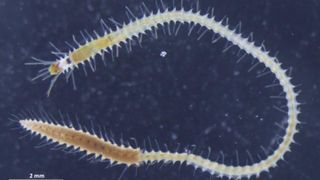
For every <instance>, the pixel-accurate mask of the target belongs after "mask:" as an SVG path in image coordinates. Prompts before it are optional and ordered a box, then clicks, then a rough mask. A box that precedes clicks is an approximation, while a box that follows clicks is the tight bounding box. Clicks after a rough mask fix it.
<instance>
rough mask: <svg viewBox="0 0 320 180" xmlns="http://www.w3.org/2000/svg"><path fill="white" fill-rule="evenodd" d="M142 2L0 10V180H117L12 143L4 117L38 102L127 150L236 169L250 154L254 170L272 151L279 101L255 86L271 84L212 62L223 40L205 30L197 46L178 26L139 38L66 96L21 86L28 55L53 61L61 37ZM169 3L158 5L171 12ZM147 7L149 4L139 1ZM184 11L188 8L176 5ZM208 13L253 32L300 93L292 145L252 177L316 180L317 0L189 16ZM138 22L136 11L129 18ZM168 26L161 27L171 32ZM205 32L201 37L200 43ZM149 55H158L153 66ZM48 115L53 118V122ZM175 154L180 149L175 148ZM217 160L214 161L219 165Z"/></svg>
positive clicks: (220, 59)
mask: <svg viewBox="0 0 320 180" xmlns="http://www.w3.org/2000/svg"><path fill="white" fill-rule="evenodd" d="M141 2H142V1H122V0H120V1H119V0H117V1H116V0H113V1H111V0H105V1H103V0H101V1H89V0H88V1H79V0H73V1H62V0H57V1H49V0H47V1H43V0H30V1H24V0H1V1H0V37H1V38H0V73H1V74H0V130H1V131H0V139H1V146H0V179H7V178H27V177H28V174H29V173H38V174H45V175H46V177H47V178H64V179H78V180H80V179H117V178H118V177H119V175H120V173H121V171H122V169H123V167H114V168H109V169H105V167H106V166H107V164H105V163H96V164H90V163H88V162H87V161H85V160H78V158H79V155H67V154H65V153H63V152H60V151H51V150H49V149H50V148H41V149H37V148H35V147H34V146H35V145H36V144H37V143H39V140H38V139H37V138H33V139H32V140H30V138H29V137H27V138H22V139H19V137H20V136H22V135H23V133H20V132H19V131H14V130H11V129H10V128H12V127H14V125H13V126H12V125H10V123H9V120H8V118H9V117H11V115H10V114H18V113H20V112H21V110H22V109H32V108H37V107H38V106H39V104H40V105H41V106H43V107H44V108H45V109H46V111H47V112H48V113H50V114H53V115H57V114H58V113H57V112H58V110H61V111H62V112H64V113H68V114H70V115H71V117H75V115H77V116H79V117H80V119H81V121H82V122H83V124H88V121H90V120H91V121H93V122H94V124H100V125H102V126H106V127H107V129H108V130H112V131H113V132H114V134H115V136H116V137H117V138H115V139H119V138H120V137H121V134H123V136H124V139H127V140H128V139H129V138H130V137H135V138H136V139H137V140H138V142H139V144H142V142H143V140H144V139H146V138H147V137H150V138H151V139H157V140H158V141H159V142H160V144H164V143H166V144H168V146H169V149H171V150H174V149H176V147H177V143H181V146H182V147H186V146H187V145H191V144H195V145H197V147H198V148H197V151H196V153H198V154H199V153H200V152H201V151H204V152H206V151H207V147H208V146H210V147H211V148H212V149H213V153H212V156H211V159H216V158H217V157H218V156H219V152H220V151H222V152H223V153H224V155H225V162H226V163H228V164H234V165H235V164H236V157H237V156H236V151H237V152H238V153H239V159H240V163H241V164H246V163H248V162H250V161H249V158H248V155H247V153H246V151H250V153H251V154H252V155H253V159H254V160H255V161H258V160H259V157H261V158H265V154H264V152H263V151H262V149H261V148H260V146H263V147H264V148H266V149H269V150H268V153H270V152H272V150H273V149H274V148H276V147H277V144H278V143H277V141H279V136H282V135H283V130H281V128H279V127H278V126H276V124H275V123H278V124H281V123H284V122H285V120H286V119H285V115H284V114H282V113H280V112H279V111H277V110H275V109H274V108H272V107H273V106H274V105H277V106H281V105H284V104H285V101H284V100H275V99H271V98H269V96H271V95H276V94H278V93H279V92H281V89H280V88H264V87H265V86H266V85H268V84H271V83H272V81H273V80H274V79H275V77H274V76H273V75H268V76H264V77H262V78H256V74H257V73H259V72H260V71H261V70H262V69H263V66H262V65H259V66H258V67H257V68H255V69H254V70H253V71H251V72H248V69H249V68H250V67H251V66H252V61H253V59H252V58H251V57H249V56H247V57H246V58H245V59H244V60H243V61H241V63H236V60H237V59H238V58H239V56H237V55H236V53H237V51H238V49H237V48H236V47H233V48H231V49H230V50H229V51H227V52H226V53H223V52H222V51H223V48H224V45H225V40H220V41H219V42H218V43H216V44H211V43H210V38H211V34H210V33H208V34H207V35H206V36H204V37H203V38H202V39H201V40H199V41H197V37H198V36H199V35H198V34H197V30H198V28H197V29H196V30H195V31H194V32H193V33H192V34H191V35H190V36H188V35H187V33H188V26H182V28H181V31H180V33H179V34H178V36H173V37H172V36H169V35H168V34H167V33H166V34H163V33H162V29H159V31H158V32H159V39H157V40H155V39H153V38H152V36H151V34H150V33H148V34H147V35H146V36H144V38H143V39H144V41H143V43H142V46H143V47H142V48H141V47H139V46H134V47H133V52H130V53H127V51H126V49H125V48H123V49H122V50H121V51H120V57H118V58H117V59H116V61H114V62H113V61H112V60H111V58H110V56H106V58H107V59H108V66H107V67H104V66H103V64H102V63H101V62H100V61H99V60H100V59H101V58H100V57H97V59H99V60H98V70H97V71H96V72H95V73H93V72H90V73H89V76H88V77H85V75H84V73H83V72H81V71H77V72H76V73H75V75H76V79H77V86H78V90H77V91H74V90H72V85H71V84H66V83H65V82H64V80H63V79H60V80H59V81H58V83H57V84H56V86H55V87H54V89H53V92H52V95H51V96H50V97H49V98H47V97H46V95H45V92H46V90H47V87H48V81H45V82H40V81H38V82H32V81H31V80H30V79H31V78H32V77H33V76H35V75H36V72H37V70H38V69H39V67H27V66H25V65H24V63H25V62H28V61H30V57H31V56H35V57H39V58H43V59H48V60H53V59H54V56H53V55H50V51H51V50H52V48H50V46H49V45H48V42H50V41H51V42H53V43H54V44H56V45H57V46H58V47H59V48H61V49H64V50H67V49H68V47H67V46H66V45H65V44H64V41H68V42H71V41H72V35H76V37H78V39H80V36H79V31H80V30H84V29H88V30H89V31H90V32H92V31H93V30H97V31H99V32H101V28H100V26H99V20H100V18H104V19H107V18H109V17H114V18H115V19H117V20H118V21H119V22H123V21H127V18H126V16H125V6H128V7H129V8H131V9H132V10H133V11H134V12H138V11H137V10H135V9H137V7H138V6H139V5H140V4H141ZM171 3H172V1H171V0H170V1H169V4H171ZM146 4H147V5H148V6H149V7H150V8H153V9H156V7H155V4H154V3H153V2H152V3H151V2H148V3H146ZM185 4H186V7H190V5H191V4H192V3H190V2H187V1H186V3H185ZM207 7H215V15H216V19H222V18H223V17H224V16H227V17H229V18H230V19H229V24H230V26H231V27H235V26H236V25H237V23H239V22H240V21H241V22H242V30H241V31H242V33H243V34H245V35H248V34H249V33H250V32H254V40H255V41H256V42H257V44H260V43H261V42H262V41H263V40H265V45H266V47H267V49H268V50H270V51H271V54H275V53H276V52H280V53H279V55H278V56H277V57H278V58H279V60H280V61H281V62H282V63H283V64H284V65H283V66H284V67H286V68H290V67H291V68H292V77H293V83H294V84H301V86H299V87H298V88H297V89H298V90H302V93H301V94H300V95H299V97H298V100H299V101H300V102H302V103H303V104H304V105H302V106H301V110H302V114H301V115H300V116H299V119H300V120H301V121H302V122H304V124H303V125H299V127H298V129H299V130H300V131H301V132H300V133H299V134H298V135H296V136H295V139H296V141H297V142H298V143H299V145H293V146H292V152H291V153H288V154H286V155H285V161H280V163H279V167H277V168H273V169H272V170H271V172H270V173H269V174H268V173H263V174H262V175H261V177H260V178H259V179H270V178H271V179H282V180H283V179H298V180H304V179H317V178H318V177H319V175H320V173H319V167H320V162H319V161H320V158H319V157H320V156H319V152H320V145H319V142H320V138H319V137H320V133H319V132H320V131H319V130H320V129H319V127H320V123H319V116H320V113H319V107H320V106H319V88H318V86H319V75H320V73H319V72H320V71H319V67H320V63H319V62H320V43H319V40H320V37H319V36H320V34H319V30H320V27H319V22H320V18H319V16H320V13H319V12H320V2H319V1H318V0H306V1H292V0H282V1H276V0H272V1H269V0H263V1H255V0H251V1H250V0H242V1H238V0H234V1H213V2H212V1H209V0H207V1H201V9H206V8H207ZM138 14H139V13H138ZM171 27H172V26H171ZM209 34H210V35H209ZM161 51H166V52H167V56H166V57H161V56H160V53H161ZM56 117H57V116H56ZM180 151H181V149H180ZM220 161H221V157H220ZM145 169H146V166H142V167H141V168H139V169H138V174H137V176H135V173H134V171H135V169H134V168H130V169H129V170H128V172H127V173H126V174H125V175H124V176H123V180H125V179H203V178H207V179H208V178H209V175H208V173H201V172H200V171H197V172H196V173H195V175H193V168H191V167H185V166H183V167H182V168H181V171H180V172H179V171H178V169H179V168H178V166H177V165H175V166H173V165H168V166H164V167H162V168H161V169H160V165H155V166H152V167H150V168H149V169H148V170H145Z"/></svg>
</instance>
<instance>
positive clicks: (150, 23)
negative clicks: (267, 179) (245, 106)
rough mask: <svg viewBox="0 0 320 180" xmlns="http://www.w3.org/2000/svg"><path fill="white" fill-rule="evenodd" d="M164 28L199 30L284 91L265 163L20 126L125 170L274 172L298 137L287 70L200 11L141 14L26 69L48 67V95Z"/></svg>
mask: <svg viewBox="0 0 320 180" xmlns="http://www.w3.org/2000/svg"><path fill="white" fill-rule="evenodd" d="M169 22H180V23H189V24H190V23H194V24H199V25H200V26H202V27H205V28H207V29H208V30H209V31H212V32H214V33H216V34H219V35H220V36H221V37H222V38H224V39H226V40H227V41H229V42H231V43H232V44H233V45H236V46H238V47H239V48H240V49H241V50H244V51H245V52H246V53H247V54H250V55H251V56H253V57H254V58H256V59H258V60H259V62H260V63H262V64H264V65H265V66H266V67H267V68H268V69H270V71H271V72H272V73H273V74H274V75H275V77H276V78H277V80H278V81H279V84H280V85H281V87H282V88H283V91H284V93H285V99H286V100H287V108H288V111H287V116H288V126H287V127H286V129H285V134H284V136H283V141H282V142H281V143H280V144H279V147H278V148H277V149H276V150H275V151H274V152H273V153H272V154H271V155H269V156H268V157H267V158H266V159H264V160H261V161H259V162H256V163H254V164H252V165H245V166H241V165H237V166H233V165H226V164H222V163H219V162H215V161H212V160H209V159H207V158H203V157H201V156H199V155H195V154H192V153H189V152H185V153H178V152H170V151H166V152H163V151H146V150H142V149H141V148H132V147H126V146H123V145H120V146H119V145H116V144H113V143H112V142H110V141H108V140H103V139H101V138H99V137H98V136H96V135H94V134H89V133H87V132H83V131H81V130H76V129H73V128H70V127H66V126H62V125H58V124H53V123H46V122H42V121H37V120H35V119H22V120H21V121H20V124H21V126H22V127H23V128H25V129H27V130H30V131H32V132H35V133H37V134H40V135H41V136H43V137H46V138H47V139H50V140H53V141H55V142H57V143H59V144H66V145H68V146H73V147H76V148H80V149H81V150H85V151H87V152H88V153H93V154H95V155H96V156H102V157H103V158H104V159H109V160H111V161H113V162H116V163H120V164H126V165H128V166H130V165H136V166H139V165H141V164H144V163H150V162H160V161H165V162H169V161H170V162H180V163H183V162H186V163H187V164H188V165H192V166H193V167H194V168H200V169H201V170H202V171H206V172H209V173H210V174H215V175H218V176H219V177H229V178H242V177H248V178H250V177H251V176H253V175H256V176H258V175H259V174H260V173H261V172H263V171H269V169H270V168H271V167H275V166H276V165H277V163H278V161H279V160H280V159H283V157H284V154H285V153H286V152H288V151H290V146H291V144H292V143H294V139H293V137H294V135H295V134H296V133H297V132H298V130H297V124H299V121H298V114H299V113H300V111H299V109H298V105H299V103H298V102H297V100H296V97H297V95H298V93H296V92H295V90H294V85H293V84H292V83H291V77H289V76H288V75H287V74H286V70H285V69H283V68H282V67H281V63H279V61H278V59H276V58H275V57H272V56H270V55H269V53H268V52H267V51H265V50H264V49H263V48H262V47H261V46H256V45H255V44H254V42H250V40H249V39H248V38H244V37H242V35H241V34H240V33H237V32H236V31H235V30H234V29H230V28H229V27H228V26H226V25H223V23H222V20H221V21H216V20H215V18H214V17H210V16H209V14H204V15H202V14H201V13H200V11H198V12H193V10H189V11H186V10H185V9H183V8H181V9H178V10H177V9H176V8H174V9H171V10H169V9H165V10H164V11H160V10H159V11H157V12H149V13H145V14H144V15H143V17H141V18H135V19H134V20H133V21H130V22H129V23H128V24H123V25H122V27H121V28H120V27H118V28H117V29H116V30H114V31H112V30H110V29H109V31H105V34H104V35H103V36H98V35H97V37H96V38H91V39H90V40H88V41H87V42H86V43H85V44H83V45H80V44H79V47H78V48H74V49H73V50H72V51H70V52H68V53H66V54H63V57H61V58H60V59H58V60H56V61H53V62H47V61H42V60H39V59H36V61H37V62H34V63H31V64H41V65H46V66H47V65H48V66H49V67H48V69H46V70H42V71H41V72H40V74H39V76H38V77H42V78H48V77H49V76H53V79H52V81H51V85H50V87H49V90H48V95H49V93H50V90H51V89H52V86H53V84H54V83H55V81H56V80H57V78H58V77H59V75H61V74H63V73H66V74H70V72H71V73H72V71H73V69H74V68H76V67H78V65H79V64H83V63H85V62H86V61H89V62H90V61H91V60H92V59H93V58H94V56H95V55H97V54H101V53H102V52H104V51H106V52H108V51H112V48H113V47H114V46H120V43H126V42H127V41H128V40H131V39H132V38H134V37H138V36H139V35H141V34H145V33H146V31H151V30H152V28H153V27H154V28H156V27H157V25H163V24H165V23H169Z"/></svg>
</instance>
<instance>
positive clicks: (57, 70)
mask: <svg viewBox="0 0 320 180" xmlns="http://www.w3.org/2000/svg"><path fill="white" fill-rule="evenodd" d="M48 71H49V73H50V75H52V76H53V75H57V74H60V73H62V71H63V69H62V68H61V67H60V66H59V61H57V62H55V63H53V64H51V65H50V66H49V67H48Z"/></svg>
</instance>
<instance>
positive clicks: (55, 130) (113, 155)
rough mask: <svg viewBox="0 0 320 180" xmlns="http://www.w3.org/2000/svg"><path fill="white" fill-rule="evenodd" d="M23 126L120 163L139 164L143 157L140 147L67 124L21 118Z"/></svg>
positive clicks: (59, 141)
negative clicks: (122, 143) (126, 145)
mask: <svg viewBox="0 0 320 180" xmlns="http://www.w3.org/2000/svg"><path fill="white" fill-rule="evenodd" d="M20 124H21V126H22V127H24V128H26V129H27V130H31V131H32V132H36V133H37V134H40V135H41V136H42V137H47V139H52V140H53V141H55V142H57V143H59V144H66V145H68V146H74V147H75V148H80V150H82V151H86V152H87V154H95V156H96V157H98V156H102V157H103V159H109V160H111V161H112V162H117V163H119V164H126V165H128V166H130V165H139V163H140V159H141V157H140V156H141V151H140V149H134V148H131V147H124V146H118V145H117V144H112V143H111V142H109V141H105V140H104V139H101V138H99V137H98V136H96V135H92V134H89V133H87V132H83V131H81V130H76V129H74V128H69V127H67V126H62V125H55V124H51V123H47V122H42V121H36V120H30V119H29V120H21V121H20Z"/></svg>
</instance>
